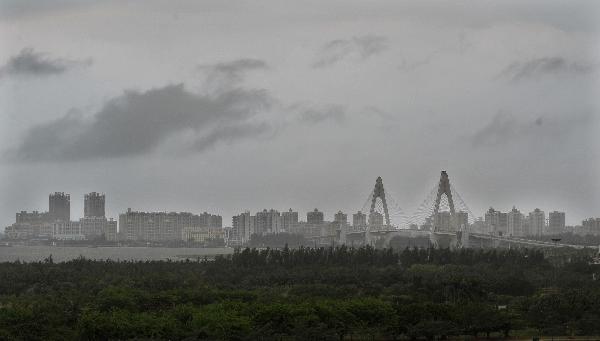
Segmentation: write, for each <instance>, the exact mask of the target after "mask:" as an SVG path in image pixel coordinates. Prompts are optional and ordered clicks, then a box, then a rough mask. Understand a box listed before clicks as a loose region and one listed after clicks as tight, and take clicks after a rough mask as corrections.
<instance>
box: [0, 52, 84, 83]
mask: <svg viewBox="0 0 600 341" xmlns="http://www.w3.org/2000/svg"><path fill="white" fill-rule="evenodd" d="M89 64H91V60H86V61H75V60H69V59H64V58H49V57H48V56H47V55H46V54H44V53H41V52H36V51H35V50H34V49H32V48H24V49H22V50H21V52H19V54H17V55H16V56H13V57H11V58H10V59H9V60H8V61H7V62H6V64H5V65H4V66H3V67H2V68H0V77H4V76H51V75H58V74H62V73H65V72H67V71H68V70H70V69H72V68H74V67H78V66H85V65H89Z"/></svg>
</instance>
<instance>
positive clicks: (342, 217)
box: [333, 211, 348, 225]
mask: <svg viewBox="0 0 600 341" xmlns="http://www.w3.org/2000/svg"><path fill="white" fill-rule="evenodd" d="M333 221H334V222H336V223H338V224H340V225H348V215H347V214H345V213H343V212H342V211H338V213H336V214H335V216H334V219H333Z"/></svg>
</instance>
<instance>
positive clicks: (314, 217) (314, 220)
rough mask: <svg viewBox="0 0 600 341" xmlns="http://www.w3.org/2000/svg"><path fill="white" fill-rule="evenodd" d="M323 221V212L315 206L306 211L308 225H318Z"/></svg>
mask: <svg viewBox="0 0 600 341" xmlns="http://www.w3.org/2000/svg"><path fill="white" fill-rule="evenodd" d="M323 221H325V217H324V215H323V212H321V211H319V210H318V209H316V208H315V210H314V211H312V212H308V213H306V223H307V224H309V225H320V224H323Z"/></svg>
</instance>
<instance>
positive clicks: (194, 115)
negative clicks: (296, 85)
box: [9, 84, 271, 161]
mask: <svg viewBox="0 0 600 341" xmlns="http://www.w3.org/2000/svg"><path fill="white" fill-rule="evenodd" d="M270 104H271V99H270V98H269V96H268V94H267V93H266V92H264V91H260V90H244V89H234V90H230V91H227V92H223V93H220V94H218V95H198V94H194V93H191V92H189V91H188V90H186V89H185V87H184V86H183V85H181V84H180V85H169V86H165V87H162V88H156V89H152V90H148V91H146V92H136V91H126V92H125V93H124V94H123V95H122V96H120V97H117V98H115V99H113V100H111V101H109V102H108V103H106V104H105V105H104V107H103V108H102V109H101V110H100V111H98V112H97V113H96V114H94V115H93V117H91V118H89V119H86V118H84V117H83V116H82V115H80V114H77V113H69V114H67V115H65V116H64V117H61V118H59V119H57V120H54V121H50V122H46V123H42V124H38V125H35V126H33V127H32V128H31V129H29V130H28V131H27V133H26V135H25V137H24V139H23V141H22V142H21V143H20V144H19V146H18V147H17V148H16V149H15V150H12V151H10V152H9V156H11V157H12V158H13V159H16V160H21V161H76V160H90V159H99V158H114V157H123V156H136V155H141V154H145V153H148V152H150V151H152V150H154V149H155V148H157V147H158V146H159V145H160V144H161V143H162V142H164V141H165V140H166V139H167V138H170V137H173V136H175V135H177V134H190V133H191V135H192V139H193V140H194V141H193V143H192V145H193V148H195V149H197V150H204V149H206V148H209V147H212V146H214V145H215V144H217V143H219V142H221V141H229V142H231V141H235V140H239V139H242V138H248V137H250V136H254V135H258V134H261V133H264V132H265V131H267V130H268V129H269V126H268V125H267V124H266V123H264V122H257V119H256V115H257V114H258V113H259V112H261V111H262V110H265V109H266V108H268V107H269V106H270Z"/></svg>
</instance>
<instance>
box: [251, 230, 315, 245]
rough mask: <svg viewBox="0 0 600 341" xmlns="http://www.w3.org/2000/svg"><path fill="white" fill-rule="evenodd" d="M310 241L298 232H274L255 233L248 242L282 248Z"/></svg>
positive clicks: (306, 243)
mask: <svg viewBox="0 0 600 341" xmlns="http://www.w3.org/2000/svg"><path fill="white" fill-rule="evenodd" d="M309 244H310V243H309V242H308V240H306V238H304V236H303V235H301V234H296V233H287V232H282V233H272V234H262V235H261V234H253V235H252V236H250V241H249V242H248V246H249V247H273V248H282V247H284V246H289V247H292V248H295V247H300V246H306V245H309Z"/></svg>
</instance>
